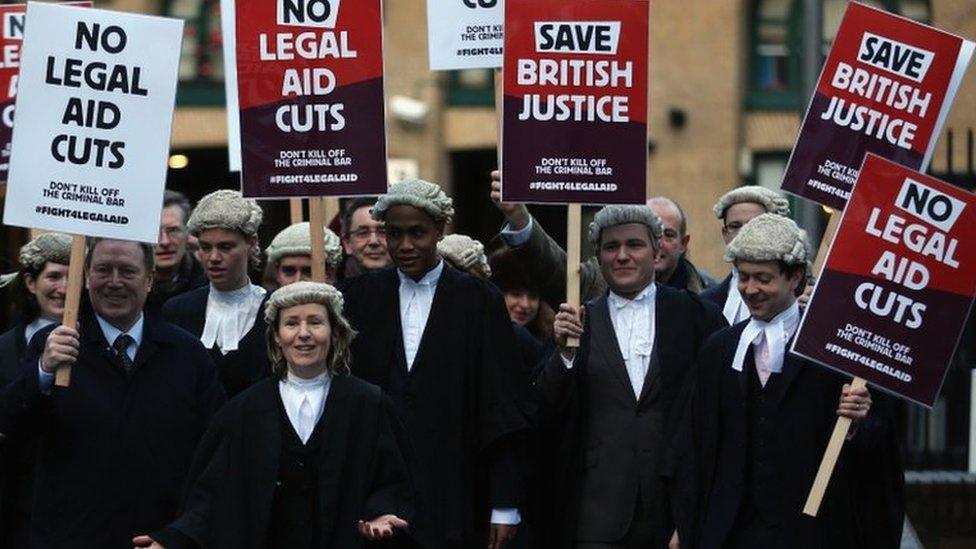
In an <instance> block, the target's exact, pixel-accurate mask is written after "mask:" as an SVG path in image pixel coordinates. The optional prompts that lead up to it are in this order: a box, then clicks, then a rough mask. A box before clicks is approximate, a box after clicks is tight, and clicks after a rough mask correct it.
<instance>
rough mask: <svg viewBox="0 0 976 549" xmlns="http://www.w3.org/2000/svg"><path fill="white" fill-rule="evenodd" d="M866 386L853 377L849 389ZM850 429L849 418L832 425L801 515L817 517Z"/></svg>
mask: <svg viewBox="0 0 976 549" xmlns="http://www.w3.org/2000/svg"><path fill="white" fill-rule="evenodd" d="M866 384H867V381H865V380H864V379H863V378H860V377H855V378H854V381H852V382H851V389H862V388H864V386H865V385H866ZM850 428H851V418H849V417H843V416H840V417H838V418H837V423H835V424H834V432H833V433H832V434H831V435H830V442H828V443H827V450H826V451H824V456H823V459H822V460H820V469H818V470H817V477H816V478H815V479H814V480H813V486H812V487H811V488H810V495H808V496H807V502H806V504H805V505H804V506H803V514H804V515H808V516H811V517H815V516H817V513H818V512H819V511H820V503H821V502H822V501H823V497H824V492H826V491H827V484H829V483H830V476H831V475H832V474H833V473H834V466H836V465H837V457H838V456H840V450H841V448H843V446H844V439H846V438H847V431H848V430H850Z"/></svg>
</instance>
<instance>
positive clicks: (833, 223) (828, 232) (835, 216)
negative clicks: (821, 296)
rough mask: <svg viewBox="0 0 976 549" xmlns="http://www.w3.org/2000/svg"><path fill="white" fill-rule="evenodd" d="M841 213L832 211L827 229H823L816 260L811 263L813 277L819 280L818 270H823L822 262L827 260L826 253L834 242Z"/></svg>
mask: <svg viewBox="0 0 976 549" xmlns="http://www.w3.org/2000/svg"><path fill="white" fill-rule="evenodd" d="M840 217H841V213H840V212H838V211H837V210H834V211H833V212H831V214H830V219H829V220H828V221H827V228H826V229H824V235H823V238H821V239H820V249H819V250H817V259H816V260H815V261H814V262H813V276H816V277H817V278H820V270H821V269H823V264H824V261H826V259H827V251H828V250H830V243H831V242H833V241H834V235H835V234H837V226H838V225H840Z"/></svg>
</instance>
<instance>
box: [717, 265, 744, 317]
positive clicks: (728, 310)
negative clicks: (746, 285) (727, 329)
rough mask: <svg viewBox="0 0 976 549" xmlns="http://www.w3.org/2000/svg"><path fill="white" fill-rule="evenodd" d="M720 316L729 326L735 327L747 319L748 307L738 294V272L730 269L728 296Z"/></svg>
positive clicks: (733, 268)
mask: <svg viewBox="0 0 976 549" xmlns="http://www.w3.org/2000/svg"><path fill="white" fill-rule="evenodd" d="M722 316H724V317H725V320H727V321H728V322H729V326H732V325H735V324H737V323H739V322H742V321H743V320H745V319H747V318H749V307H747V306H746V303H745V301H743V300H742V294H740V293H739V271H737V270H735V267H732V278H731V279H730V280H729V295H728V296H726V298H725V306H723V307H722Z"/></svg>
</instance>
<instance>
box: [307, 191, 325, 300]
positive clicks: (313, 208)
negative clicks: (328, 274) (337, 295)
mask: <svg viewBox="0 0 976 549" xmlns="http://www.w3.org/2000/svg"><path fill="white" fill-rule="evenodd" d="M324 201H325V199H323V198H321V197H318V196H312V197H309V199H308V223H309V233H310V235H311V238H312V280H313V281H315V282H325V204H323V202H324Z"/></svg>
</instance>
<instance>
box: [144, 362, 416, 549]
mask: <svg viewBox="0 0 976 549" xmlns="http://www.w3.org/2000/svg"><path fill="white" fill-rule="evenodd" d="M284 414H285V413H284V409H283V405H282V403H281V396H280V393H279V391H278V380H277V379H271V378H269V379H266V380H264V381H261V382H259V383H257V384H255V385H254V386H253V387H251V388H250V389H248V390H246V391H244V392H243V393H241V394H240V395H238V396H237V397H235V398H234V399H232V400H231V401H230V402H228V403H227V405H226V406H224V408H223V409H222V410H221V411H220V412H219V413H218V414H217V417H216V418H214V422H213V424H212V425H211V427H210V429H209V430H208V431H207V434H206V435H205V436H204V439H203V440H202V441H201V443H200V447H199V449H198V450H197V454H196V456H195V457H194V463H193V466H192V468H191V470H190V481H189V483H188V484H187V487H188V490H187V498H186V500H185V503H184V506H183V510H182V513H181V516H180V518H179V519H177V520H176V521H175V522H173V523H172V524H170V525H169V526H168V527H167V528H165V529H163V530H162V531H159V532H156V533H154V534H152V537H153V538H154V539H156V540H157V541H159V542H160V543H162V544H163V545H165V546H166V547H167V548H168V549H178V548H181V547H205V548H208V549H210V548H213V549H248V548H254V549H258V548H266V547H267V548H274V549H277V547H275V543H274V541H273V539H272V532H271V529H272V528H273V526H274V525H275V524H279V525H280V524H285V523H288V521H289V518H290V517H286V516H277V515H276V514H278V513H282V512H283V510H285V509H288V508H289V507H290V508H291V509H294V508H295V504H294V502H291V505H288V504H282V502H281V501H280V499H281V498H280V497H279V496H280V495H281V494H279V493H278V492H279V490H280V487H281V486H282V485H283V484H284V483H285V482H287V481H288V476H289V475H291V476H294V474H295V471H290V472H289V471H287V465H288V461H287V459H286V456H285V455H284V452H285V451H287V449H288V448H289V444H290V443H292V442H294V443H295V444H298V445H300V444H301V441H300V439H298V435H297V434H296V433H295V432H294V429H293V428H292V427H291V423H290V422H289V421H288V419H287V416H285V415H284ZM395 421H396V420H395V417H394V415H393V411H392V408H391V406H390V404H389V400H388V399H387V398H386V397H385V396H383V394H382V393H381V391H380V390H379V388H378V387H376V386H375V385H372V384H369V383H366V382H364V381H362V380H360V379H356V378H354V377H352V376H349V375H338V376H334V377H333V379H332V384H331V387H330V389H329V394H328V397H327V398H326V401H325V408H324V410H323V412H322V418H321V419H320V420H319V423H318V425H317V426H316V428H315V432H314V434H313V435H312V437H311V438H310V439H309V441H308V443H309V445H312V444H313V442H315V443H316V444H315V446H316V451H315V456H313V457H312V458H311V459H310V460H309V461H308V462H303V463H302V467H309V466H310V467H314V470H313V471H312V473H311V477H310V478H314V479H315V482H314V488H313V490H314V491H315V494H314V496H313V497H312V498H311V499H310V501H312V502H314V504H313V505H312V507H314V509H312V510H310V511H311V512H310V513H309V517H310V519H311V520H310V521H308V523H307V524H313V525H314V530H315V531H314V532H309V533H308V534H309V535H308V539H311V540H314V541H312V542H310V545H309V547H314V548H315V549H324V548H335V549H347V548H353V549H354V548H356V547H360V546H361V545H363V543H364V541H365V540H364V538H362V537H361V536H360V535H359V533H358V530H357V523H358V521H359V520H360V519H372V518H375V517H377V516H380V515H384V514H394V515H397V516H398V517H400V518H402V519H404V520H406V521H408V522H410V521H411V520H412V518H413V516H412V515H413V502H414V497H413V487H412V484H411V481H410V478H409V475H408V474H407V467H406V466H405V465H404V460H403V457H402V454H401V448H400V447H399V445H398V442H397V437H396V436H395V434H394V429H396V428H397V426H396V425H395ZM316 439H317V440H316ZM291 447H294V444H292V445H291ZM296 528H297V527H296ZM287 533H288V532H286V534H287ZM291 533H292V534H294V533H295V532H291ZM279 534H280V532H279ZM277 538H280V536H277ZM190 540H192V542H191V541H190ZM282 549H284V548H282ZM288 549H300V548H298V547H295V548H288ZM302 549H304V548H302Z"/></svg>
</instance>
